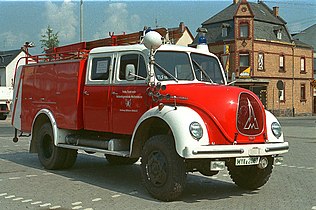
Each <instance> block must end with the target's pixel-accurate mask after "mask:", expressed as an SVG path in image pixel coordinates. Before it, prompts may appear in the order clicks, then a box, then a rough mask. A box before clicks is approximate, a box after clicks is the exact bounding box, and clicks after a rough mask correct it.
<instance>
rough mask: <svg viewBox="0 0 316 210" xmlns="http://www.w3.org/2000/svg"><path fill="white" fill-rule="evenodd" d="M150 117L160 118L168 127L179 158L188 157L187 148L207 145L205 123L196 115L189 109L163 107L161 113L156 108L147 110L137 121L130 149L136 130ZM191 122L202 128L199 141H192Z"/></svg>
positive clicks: (207, 138)
mask: <svg viewBox="0 0 316 210" xmlns="http://www.w3.org/2000/svg"><path fill="white" fill-rule="evenodd" d="M152 117H157V118H160V119H162V120H163V121H164V122H166V123H167V124H168V125H169V127H170V128H171V131H172V134H173V136H174V140H175V146H176V150H177V153H178V154H179V155H180V156H181V157H187V156H188V155H187V151H188V148H190V150H192V149H194V148H197V147H199V146H201V145H208V144H209V137H208V132H207V129H206V126H205V123H204V121H203V119H202V118H201V117H200V115H199V114H198V113H196V112H195V111H194V110H193V109H191V108H189V107H184V106H177V108H176V109H175V107H174V106H169V105H165V106H164V108H163V109H162V110H161V111H159V110H158V107H154V108H152V109H150V110H148V111H147V112H146V113H145V114H144V115H143V116H142V117H141V118H140V119H139V120H138V122H137V124H136V127H135V129H134V133H133V136H132V141H131V148H132V146H133V143H134V140H135V135H136V132H137V129H138V128H139V126H140V125H141V123H142V122H144V121H145V120H147V119H149V118H152ZM192 122H198V123H200V125H201V126H202V128H203V137H202V138H201V139H200V140H196V139H194V138H193V137H192V135H191V134H190V130H189V126H190V124H191V123H192ZM131 152H132V150H131Z"/></svg>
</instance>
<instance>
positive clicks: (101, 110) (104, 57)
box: [83, 54, 115, 132]
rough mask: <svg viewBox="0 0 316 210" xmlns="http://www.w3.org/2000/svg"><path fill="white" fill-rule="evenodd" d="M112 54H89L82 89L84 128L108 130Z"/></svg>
mask: <svg viewBox="0 0 316 210" xmlns="http://www.w3.org/2000/svg"><path fill="white" fill-rule="evenodd" d="M114 63H115V62H114V55H113V54H97V55H91V56H90V59H89V62H88V66H87V68H88V71H87V76H86V82H85V87H84V91H83V104H84V105H83V117H84V129H86V130H94V131H104V132H109V131H110V129H111V128H110V123H109V115H110V103H109V99H110V98H109V91H110V79H111V76H110V75H111V71H112V69H113V65H114Z"/></svg>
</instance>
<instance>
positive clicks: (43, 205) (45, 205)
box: [40, 203, 52, 207]
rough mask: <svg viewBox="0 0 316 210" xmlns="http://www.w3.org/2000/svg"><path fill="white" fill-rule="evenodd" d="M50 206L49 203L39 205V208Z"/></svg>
mask: <svg viewBox="0 0 316 210" xmlns="http://www.w3.org/2000/svg"><path fill="white" fill-rule="evenodd" d="M51 205H52V204H51V203H44V204H42V205H40V207H47V206H51Z"/></svg>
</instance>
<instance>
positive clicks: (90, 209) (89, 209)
mask: <svg viewBox="0 0 316 210" xmlns="http://www.w3.org/2000/svg"><path fill="white" fill-rule="evenodd" d="M84 210H93V208H86V209H84Z"/></svg>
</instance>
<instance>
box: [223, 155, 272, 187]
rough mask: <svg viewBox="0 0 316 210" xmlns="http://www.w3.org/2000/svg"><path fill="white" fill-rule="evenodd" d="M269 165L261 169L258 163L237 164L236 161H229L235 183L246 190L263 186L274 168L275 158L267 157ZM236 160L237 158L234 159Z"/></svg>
mask: <svg viewBox="0 0 316 210" xmlns="http://www.w3.org/2000/svg"><path fill="white" fill-rule="evenodd" d="M267 159H268V165H267V166H266V167H265V168H263V169H260V168H259V167H258V166H256V165H252V166H235V161H231V162H228V163H227V167H228V170H229V174H230V177H231V178H232V180H233V181H234V182H235V184H236V185H237V186H239V187H241V188H243V189H246V190H255V189H257V188H259V187H261V186H263V185H264V184H265V183H266V182H267V181H268V180H269V178H270V175H271V173H272V169H273V158H272V157H267ZM233 160H235V159H233Z"/></svg>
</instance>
